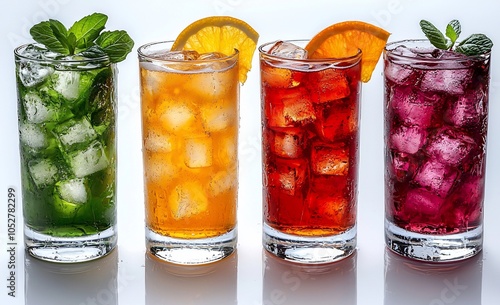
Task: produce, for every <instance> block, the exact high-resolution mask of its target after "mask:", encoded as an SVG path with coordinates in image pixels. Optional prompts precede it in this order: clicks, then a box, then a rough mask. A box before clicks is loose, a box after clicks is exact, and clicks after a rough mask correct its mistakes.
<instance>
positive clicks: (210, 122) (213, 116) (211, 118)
mask: <svg viewBox="0 0 500 305" xmlns="http://www.w3.org/2000/svg"><path fill="white" fill-rule="evenodd" d="M200 113H201V119H202V122H203V127H204V128H205V130H206V131H208V132H215V131H221V130H223V129H226V128H227V127H229V126H230V125H231V124H233V123H235V120H236V118H237V109H236V108H235V107H233V106H232V105H231V106H226V105H217V104H205V105H204V106H202V107H201V109H200Z"/></svg>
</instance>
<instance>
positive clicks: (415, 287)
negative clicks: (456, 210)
mask: <svg viewBox="0 0 500 305" xmlns="http://www.w3.org/2000/svg"><path fill="white" fill-rule="evenodd" d="M482 271H483V253H482V252H481V253H479V254H477V255H476V256H474V257H472V258H470V259H467V260H465V261H461V262H450V263H444V264H441V263H440V264H436V263H426V262H420V261H413V260H410V259H407V258H405V257H402V256H399V255H397V254H395V253H393V252H392V251H390V250H388V249H386V252H385V289H384V290H385V292H384V305H396V304H397V305H400V304H406V305H414V304H415V305H416V304H419V305H421V304H425V305H427V304H428V305H444V304H454V305H472V304H474V305H476V304H481V283H482Z"/></svg>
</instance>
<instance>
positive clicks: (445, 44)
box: [420, 20, 493, 56]
mask: <svg viewBox="0 0 500 305" xmlns="http://www.w3.org/2000/svg"><path fill="white" fill-rule="evenodd" d="M420 28H421V29H422V31H423V32H424V34H425V36H426V37H427V38H428V39H429V41H430V42H431V44H432V45H433V46H435V47H436V48H438V49H442V50H449V51H455V52H457V53H462V54H465V55H467V56H472V55H480V54H484V53H488V52H490V51H491V48H492V47H493V42H492V41H491V40H490V39H489V38H488V37H487V36H486V35H484V34H472V35H470V36H469V37H467V38H465V39H464V40H462V41H461V42H459V43H458V44H456V45H455V43H456V42H457V39H458V37H459V36H460V34H461V33H462V27H461V26H460V22H459V21H458V20H452V21H450V22H449V23H448V25H447V26H446V33H445V34H446V37H445V35H444V34H443V33H442V32H441V31H439V30H438V29H437V28H436V27H435V26H434V25H433V24H432V23H430V22H429V21H427V20H421V21H420Z"/></svg>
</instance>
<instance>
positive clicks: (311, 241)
mask: <svg viewBox="0 0 500 305" xmlns="http://www.w3.org/2000/svg"><path fill="white" fill-rule="evenodd" d="M262 243H263V245H264V248H265V249H266V250H267V251H269V252H270V253H272V254H274V255H276V256H277V257H280V258H283V259H285V260H289V261H293V262H300V263H306V264H324V263H330V262H335V261H338V260H341V259H344V258H346V257H348V256H349V255H351V254H352V253H353V252H354V250H355V249H356V226H354V227H352V228H351V229H349V230H347V231H346V232H344V233H342V234H338V235H333V236H326V237H303V236H297V235H290V234H285V233H282V232H280V231H278V230H276V229H273V228H272V227H270V226H269V225H267V224H264V230H263V237H262Z"/></svg>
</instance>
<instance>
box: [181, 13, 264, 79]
mask: <svg viewBox="0 0 500 305" xmlns="http://www.w3.org/2000/svg"><path fill="white" fill-rule="evenodd" d="M258 39H259V34H258V33H257V32H256V31H255V30H254V29H253V28H252V27H251V26H250V25H248V24H247V23H246V22H244V21H242V20H240V19H236V18H233V17H228V16H216V17H207V18H203V19H200V20H197V21H195V22H193V23H191V24H190V25H188V26H187V27H186V28H185V29H184V30H183V31H182V32H181V33H180V34H179V36H177V39H176V40H175V42H174V44H173V46H172V50H194V51H197V52H198V53H200V54H202V53H209V52H220V53H222V54H225V55H231V54H233V53H234V49H238V51H239V52H240V54H239V80H240V82H241V83H244V82H245V81H246V79H247V73H248V71H250V69H251V68H252V57H253V54H254V52H255V48H256V47H257V40H258Z"/></svg>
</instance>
